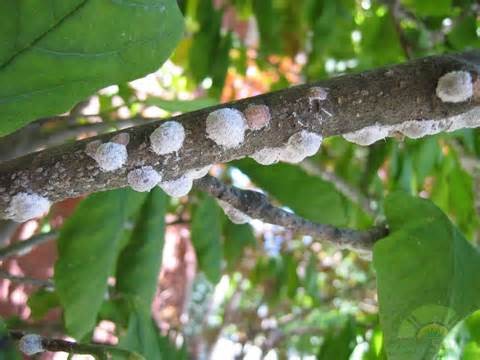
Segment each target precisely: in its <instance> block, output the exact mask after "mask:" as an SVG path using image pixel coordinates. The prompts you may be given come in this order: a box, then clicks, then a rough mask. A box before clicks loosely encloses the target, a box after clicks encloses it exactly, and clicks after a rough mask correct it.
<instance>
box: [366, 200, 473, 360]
mask: <svg viewBox="0 0 480 360" xmlns="http://www.w3.org/2000/svg"><path fill="white" fill-rule="evenodd" d="M386 215H387V220H388V223H389V225H390V229H391V233H390V235H389V236H388V237H387V238H385V239H383V240H381V241H379V242H378V243H377V244H376V245H375V248H374V266H375V269H376V271H377V276H378V280H377V284H378V297H379V303H380V320H381V324H382V329H383V331H384V334H385V344H386V349H387V353H388V358H389V359H390V360H397V359H398V360H403V359H411V360H415V359H419V360H420V359H421V360H427V359H432V358H434V356H435V355H436V353H437V351H438V348H439V346H440V344H441V341H442V340H443V338H444V336H445V335H446V334H447V333H448V331H449V330H450V329H451V328H452V327H453V326H454V325H455V324H456V323H457V322H458V321H459V320H461V319H462V318H464V317H466V316H467V315H468V314H469V313H471V312H473V311H474V310H475V309H477V308H478V307H480V302H479V301H478V299H479V298H480V284H479V283H478V281H477V274H478V273H479V271H480V254H479V253H478V252H477V251H476V250H475V249H474V248H473V247H472V246H471V245H470V243H468V242H467V241H466V240H465V238H464V237H463V236H462V234H461V233H460V232H459V231H458V229H457V228H456V227H455V226H454V225H452V223H451V222H450V221H449V220H448V218H447V216H446V215H444V214H443V213H442V211H441V210H440V209H438V208H437V207H436V206H435V205H433V204H432V203H431V202H430V201H427V200H423V199H417V198H413V197H410V196H409V195H406V194H404V193H395V194H393V195H390V196H389V197H388V198H387V201H386Z"/></svg>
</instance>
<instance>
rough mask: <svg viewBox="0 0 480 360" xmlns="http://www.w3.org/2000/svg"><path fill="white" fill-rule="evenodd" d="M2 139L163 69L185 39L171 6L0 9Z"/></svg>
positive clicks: (124, 1)
mask: <svg viewBox="0 0 480 360" xmlns="http://www.w3.org/2000/svg"><path fill="white" fill-rule="evenodd" d="M0 22H1V23H2V31H1V32H0V84H2V86H1V87H0V117H1V119H2V120H1V123H0V136H1V135H4V134H6V133H8V132H11V131H13V130H14V129H16V128H18V127H20V126H22V125H25V124H26V123H28V122H29V121H32V120H34V119H35V118H38V117H41V116H47V115H52V114H56V113H61V112H64V111H66V110H68V108H69V107H71V106H72V105H73V104H74V103H75V102H76V101H78V100H81V99H83V98H85V97H87V96H89V95H90V94H92V93H93V92H94V91H95V90H97V89H99V88H102V87H104V86H106V85H109V84H112V83H117V82H123V81H127V80H133V79H135V78H138V77H140V76H142V75H144V74H146V73H148V72H151V71H154V70H155V69H157V68H159V67H160V66H161V65H162V63H163V61H165V59H166V58H167V57H168V55H169V54H170V52H171V51H172V50H173V49H174V47H175V45H176V44H177V41H178V40H179V39H180V36H181V34H182V28H183V26H182V16H181V14H180V11H179V10H178V7H177V4H176V1H174V0H112V1H109V0H53V1H49V2H47V3H46V2H45V1H43V0H32V1H28V2H23V1H2V2H0Z"/></svg>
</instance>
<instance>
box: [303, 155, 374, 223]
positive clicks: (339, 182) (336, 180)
mask: <svg viewBox="0 0 480 360" xmlns="http://www.w3.org/2000/svg"><path fill="white" fill-rule="evenodd" d="M300 167H301V168H302V169H303V170H305V171H306V172H307V173H309V174H311V175H314V176H318V177H319V178H321V179H322V180H325V181H328V182H330V183H332V184H333V186H335V189H337V190H338V192H339V193H341V194H342V195H344V196H345V197H346V198H348V199H349V200H351V201H352V202H354V203H355V204H357V205H359V206H360V207H361V208H362V210H363V211H365V212H366V213H367V214H369V215H370V216H371V217H372V218H375V217H376V216H377V215H378V214H377V212H376V211H375V209H373V208H372V200H370V199H369V198H367V197H366V196H365V195H363V194H362V193H361V192H360V190H358V189H355V188H354V187H352V186H351V185H350V184H348V183H347V182H346V181H345V180H343V179H342V178H340V177H339V176H337V175H336V174H335V173H334V172H331V171H327V170H323V169H321V168H320V167H319V166H318V165H317V164H315V163H314V162H313V161H311V160H304V161H303V162H301V163H300Z"/></svg>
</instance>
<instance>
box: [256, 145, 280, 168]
mask: <svg viewBox="0 0 480 360" xmlns="http://www.w3.org/2000/svg"><path fill="white" fill-rule="evenodd" d="M281 155H282V148H270V147H267V148H263V149H261V150H258V151H256V152H255V153H253V154H252V155H250V157H251V158H252V159H253V160H255V161H256V162H257V163H259V164H261V165H272V164H276V163H278V162H279V161H280V157H281Z"/></svg>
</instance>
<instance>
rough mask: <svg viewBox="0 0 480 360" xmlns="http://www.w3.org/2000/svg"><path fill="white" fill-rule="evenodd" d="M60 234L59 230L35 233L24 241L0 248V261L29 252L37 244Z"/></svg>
mask: <svg viewBox="0 0 480 360" xmlns="http://www.w3.org/2000/svg"><path fill="white" fill-rule="evenodd" d="M57 236H58V232H57V231H51V232H47V233H41V234H37V235H33V236H32V237H31V238H29V239H27V240H23V241H17V242H14V243H13V244H10V245H8V246H6V247H4V248H1V249H0V261H3V260H6V259H8V258H10V257H12V256H23V255H26V254H28V253H29V252H30V251H31V250H32V249H33V248H34V247H35V246H38V245H40V244H43V243H46V242H47V241H50V240H53V239H55V238H56V237H57Z"/></svg>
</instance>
